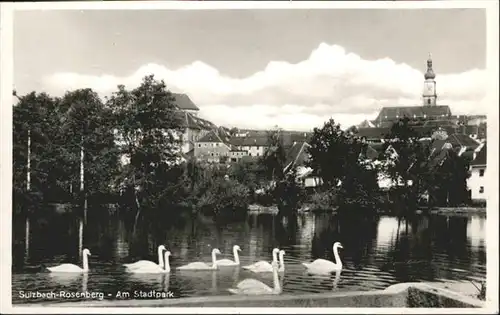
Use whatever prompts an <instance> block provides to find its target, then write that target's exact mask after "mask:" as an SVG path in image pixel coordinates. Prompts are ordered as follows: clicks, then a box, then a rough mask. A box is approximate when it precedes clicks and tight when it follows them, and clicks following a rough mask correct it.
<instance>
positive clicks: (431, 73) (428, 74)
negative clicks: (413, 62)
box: [424, 53, 436, 80]
mask: <svg viewBox="0 0 500 315" xmlns="http://www.w3.org/2000/svg"><path fill="white" fill-rule="evenodd" d="M424 77H425V79H426V80H431V79H434V78H435V77H436V74H435V73H434V70H432V58H431V54H430V53H429V59H427V72H426V73H425V75H424Z"/></svg>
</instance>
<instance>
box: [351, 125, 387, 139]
mask: <svg viewBox="0 0 500 315" xmlns="http://www.w3.org/2000/svg"><path fill="white" fill-rule="evenodd" d="M389 132H391V129H390V128H358V132H357V134H356V135H357V136H358V137H365V138H366V139H384V138H385V137H386V135H387V134H389Z"/></svg>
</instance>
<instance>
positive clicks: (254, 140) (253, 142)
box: [228, 130, 311, 148]
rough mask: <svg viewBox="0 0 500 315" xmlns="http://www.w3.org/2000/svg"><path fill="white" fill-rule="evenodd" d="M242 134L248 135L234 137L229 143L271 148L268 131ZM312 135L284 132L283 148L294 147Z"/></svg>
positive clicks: (282, 136)
mask: <svg viewBox="0 0 500 315" xmlns="http://www.w3.org/2000/svg"><path fill="white" fill-rule="evenodd" d="M240 133H246V134H247V135H246V136H245V137H236V136H233V137H231V139H229V140H228V141H229V143H231V144H232V145H234V146H262V147H266V146H269V135H268V131H261V130H258V131H255V130H254V131H241V130H240ZM310 136H311V134H310V133H307V132H295V131H282V132H281V139H282V141H283V146H284V147H286V148H288V147H291V146H293V144H294V143H296V142H304V141H306V142H307V140H308V139H309V138H310Z"/></svg>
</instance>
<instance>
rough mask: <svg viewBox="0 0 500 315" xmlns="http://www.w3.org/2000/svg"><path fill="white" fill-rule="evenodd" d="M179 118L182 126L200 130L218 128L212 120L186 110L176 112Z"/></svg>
mask: <svg viewBox="0 0 500 315" xmlns="http://www.w3.org/2000/svg"><path fill="white" fill-rule="evenodd" d="M176 115H177V118H178V120H179V121H180V124H181V127H184V128H190V129H200V130H213V129H215V128H217V126H216V125H215V124H213V123H212V122H210V121H208V120H206V119H202V118H199V117H196V116H194V115H193V114H191V113H188V112H184V111H177V112H176Z"/></svg>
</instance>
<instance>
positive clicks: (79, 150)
mask: <svg viewBox="0 0 500 315" xmlns="http://www.w3.org/2000/svg"><path fill="white" fill-rule="evenodd" d="M61 107H62V108H67V111H66V113H65V114H64V116H63V117H62V126H61V132H62V135H63V139H64V143H63V144H62V146H63V148H64V155H65V156H66V157H67V159H68V161H67V163H68V165H69V166H70V170H71V171H70V172H69V174H70V176H69V178H68V179H67V181H68V183H67V184H66V185H67V187H71V190H72V193H73V194H75V193H76V192H79V193H83V194H84V195H83V196H80V198H86V197H87V196H89V197H90V198H91V199H92V197H95V198H97V199H98V200H99V202H102V197H105V196H107V195H109V193H111V190H112V189H111V188H112V181H113V179H114V177H115V176H116V175H117V171H118V150H117V147H116V146H115V143H114V135H113V127H114V121H113V117H112V115H111V110H110V109H109V108H106V107H105V106H104V104H103V103H102V101H101V99H100V98H99V96H98V95H97V93H96V92H94V91H92V90H91V89H80V90H75V91H71V92H67V93H66V94H65V95H64V97H63V98H62V99H61ZM81 171H83V178H81V177H80V175H81ZM82 179H83V182H82ZM80 188H83V191H80ZM79 193H78V194H76V195H79Z"/></svg>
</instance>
